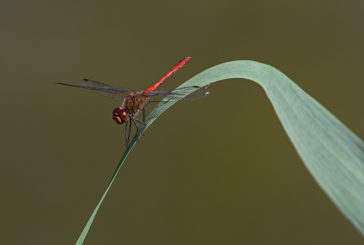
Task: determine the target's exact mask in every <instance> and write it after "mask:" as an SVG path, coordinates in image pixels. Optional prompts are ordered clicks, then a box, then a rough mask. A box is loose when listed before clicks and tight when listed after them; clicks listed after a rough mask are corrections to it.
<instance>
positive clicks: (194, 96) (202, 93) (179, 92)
mask: <svg viewBox="0 0 364 245" xmlns="http://www.w3.org/2000/svg"><path fill="white" fill-rule="evenodd" d="M196 88H197V90H196V91H194V92H192V93H191V94H189V95H187V96H186V97H184V98H182V100H184V101H195V100H199V99H202V98H204V97H206V96H207V95H209V94H210V91H209V90H208V86H204V87H200V86H189V87H182V88H177V89H175V90H174V91H168V90H155V91H153V92H150V93H146V95H150V96H160V97H165V96H170V97H171V99H176V100H177V99H180V98H181V97H183V96H184V95H185V94H186V93H188V92H189V91H191V90H195V89H196Z"/></svg>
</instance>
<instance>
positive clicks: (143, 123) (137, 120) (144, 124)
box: [134, 118, 147, 126]
mask: <svg viewBox="0 0 364 245" xmlns="http://www.w3.org/2000/svg"><path fill="white" fill-rule="evenodd" d="M134 120H135V121H136V122H138V123H141V124H142V125H143V126H146V125H147V124H146V123H145V122H144V121H142V120H139V119H138V118H134Z"/></svg>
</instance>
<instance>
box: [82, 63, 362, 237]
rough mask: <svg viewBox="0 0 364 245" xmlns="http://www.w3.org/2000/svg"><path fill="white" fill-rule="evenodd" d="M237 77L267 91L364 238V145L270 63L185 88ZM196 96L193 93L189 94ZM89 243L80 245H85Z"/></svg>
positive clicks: (220, 71)
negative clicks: (254, 83)
mask: <svg viewBox="0 0 364 245" xmlns="http://www.w3.org/2000/svg"><path fill="white" fill-rule="evenodd" d="M231 78H243V79H248V80H252V81H254V82H257V83H258V84H259V85H261V86H262V87H263V89H264V91H265V93H266V94H267V96H268V98H269V99H270V101H271V103H272V105H273V107H274V109H275V111H276V113H277V115H278V118H279V120H280V121H281V123H282V125H283V128H284V129H285V131H286V133H287V134H288V136H289V138H290V140H291V141H292V143H293V145H294V147H295V148H296V150H297V152H298V154H299V156H300V157H301V159H302V160H303V162H304V164H305V166H306V167H307V168H308V169H309V171H310V173H311V174H312V175H313V176H314V178H315V179H316V181H317V182H318V183H319V185H320V186H321V188H322V189H323V190H324V191H325V192H326V193H327V195H328V196H329V197H330V199H331V200H332V201H333V202H334V203H335V204H336V206H337V207H338V208H339V209H340V210H341V211H342V212H343V214H344V215H345V216H346V217H347V218H348V219H349V220H350V221H351V222H352V223H353V224H354V226H355V227H356V228H357V229H358V230H359V231H360V232H361V233H362V234H364V209H363V207H364V143H363V141H362V140H361V139H360V138H359V137H358V136H356V135H355V134H354V133H352V132H351V131H350V130H349V129H348V128H347V127H346V126H345V125H344V124H343V123H342V122H340V121H339V120H338V119H337V118H335V117H334V116H333V115H332V114H331V113H330V112H329V111H327V110H326V109H325V108H324V107H323V106H322V105H320V104H319V103H318V102H317V101H316V100H314V99H313V98H312V97H310V96H309V95H308V94H306V93H305V92H304V91H303V90H302V89H301V88H299V87H298V86H297V85H296V84H295V83H294V82H293V81H292V80H291V79H289V78H288V77H287V76H286V75H284V74H283V73H282V72H280V71H279V70H277V69H275V68H274V67H271V66H269V65H266V64H262V63H258V62H255V61H231V62H227V63H223V64H220V65H217V66H214V67H211V68H209V69H207V70H205V71H203V72H201V73H199V74H197V75H196V76H194V77H192V78H191V79H189V80H188V81H186V82H185V83H183V84H182V85H181V86H179V87H182V86H186V87H188V86H190V87H192V86H199V87H204V86H206V85H209V84H211V83H214V82H217V81H220V80H225V79H231ZM193 92H194V90H193V89H191V91H186V94H185V95H186V96H187V95H188V94H190V93H193ZM181 98H182V97H181ZM166 99H167V100H168V98H166ZM176 102H177V101H176V100H171V101H169V102H166V103H160V104H159V105H158V106H157V107H156V108H155V109H154V110H153V111H152V112H151V113H150V114H149V116H148V117H147V119H146V126H145V127H144V128H142V129H141V131H140V135H142V134H143V132H144V131H145V130H146V129H147V128H148V127H149V126H150V125H151V124H152V123H153V122H154V121H155V120H156V119H157V118H158V117H159V116H161V114H162V113H164V112H165V111H166V110H167V109H168V108H169V107H171V106H172V105H173V104H174V103H176ZM136 139H137V137H134V138H133V140H132V142H131V143H130V145H129V147H128V149H127V150H126V152H125V153H124V155H123V157H122V159H121V160H120V163H119V165H118V167H117V169H116V170H115V172H114V174H113V177H112V179H111V180H110V183H109V185H108V187H107V189H106V191H105V193H104V195H103V197H102V199H101V200H100V202H99V204H98V206H97V207H96V209H95V211H94V212H93V214H92V216H91V217H90V220H89V222H88V223H87V225H86V227H87V229H86V227H85V228H84V230H83V232H82V234H81V236H82V238H83V239H84V238H85V237H86V234H87V232H88V229H89V228H90V226H91V224H92V221H93V219H94V217H95V215H96V213H97V211H98V208H99V206H100V205H101V203H102V201H103V199H104V197H105V195H106V194H107V192H108V190H109V189H110V187H111V184H112V182H113V180H114V178H115V177H116V175H117V172H118V171H119V169H120V167H121V165H122V163H123V161H124V160H125V158H126V156H127V154H128V153H129V152H130V150H131V149H132V148H133V146H134V144H135V142H136ZM91 218H92V219H91ZM81 236H80V238H81ZM80 238H79V240H80ZM83 239H81V240H82V241H81V240H80V243H79V242H77V243H76V244H82V242H83Z"/></svg>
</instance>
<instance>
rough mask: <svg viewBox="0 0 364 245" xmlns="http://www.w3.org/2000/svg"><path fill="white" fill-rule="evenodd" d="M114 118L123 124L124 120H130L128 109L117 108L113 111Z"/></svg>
mask: <svg viewBox="0 0 364 245" xmlns="http://www.w3.org/2000/svg"><path fill="white" fill-rule="evenodd" d="M112 119H113V120H114V121H115V122H116V123H118V124H123V123H124V122H126V121H128V119H129V114H128V111H127V109H125V108H122V107H117V108H115V109H114V110H113V112H112Z"/></svg>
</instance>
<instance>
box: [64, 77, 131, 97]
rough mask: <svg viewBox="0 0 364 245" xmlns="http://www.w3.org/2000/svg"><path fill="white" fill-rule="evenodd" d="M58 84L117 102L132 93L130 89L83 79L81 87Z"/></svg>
mask: <svg viewBox="0 0 364 245" xmlns="http://www.w3.org/2000/svg"><path fill="white" fill-rule="evenodd" d="M57 84H59V85H64V86H70V87H75V88H84V89H89V90H93V91H95V92H97V93H99V94H101V95H103V96H106V97H109V98H111V99H114V100H117V101H123V99H124V96H125V94H127V93H130V92H131V91H130V90H129V89H125V88H119V87H113V86H110V85H107V84H105V83H101V82H96V81H92V80H89V79H83V80H82V83H81V85H77V84H68V83H57Z"/></svg>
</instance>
